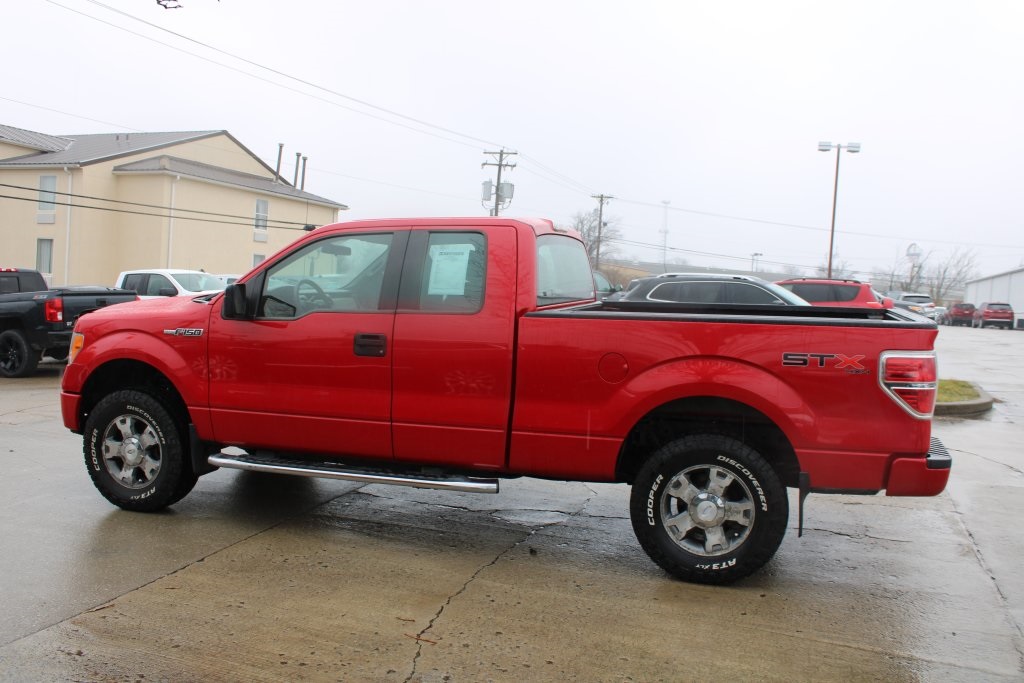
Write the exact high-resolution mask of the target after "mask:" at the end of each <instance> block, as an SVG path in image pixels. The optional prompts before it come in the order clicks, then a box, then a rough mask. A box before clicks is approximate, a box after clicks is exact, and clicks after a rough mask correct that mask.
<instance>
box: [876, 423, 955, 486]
mask: <svg viewBox="0 0 1024 683" xmlns="http://www.w3.org/2000/svg"><path fill="white" fill-rule="evenodd" d="M952 465H953V458H952V457H951V456H950V455H949V451H947V450H946V447H945V446H944V445H942V442H941V441H939V440H938V439H937V438H936V437H934V436H933V437H932V442H931V446H930V447H929V448H928V455H927V456H926V457H924V458H897V459H896V460H894V461H893V463H892V467H891V468H890V469H889V480H888V484H887V486H886V487H885V495H887V496H937V495H939V494H940V493H942V491H943V489H945V488H946V482H948V481H949V471H950V468H951V467H952Z"/></svg>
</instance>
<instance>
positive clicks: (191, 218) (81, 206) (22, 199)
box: [0, 194, 307, 230]
mask: <svg viewBox="0 0 1024 683" xmlns="http://www.w3.org/2000/svg"><path fill="white" fill-rule="evenodd" d="M0 199H14V200H17V201H20V202H33V203H38V202H39V199H38V198H34V197H15V196H13V195H8V194H0ZM105 201H112V200H105ZM46 203H47V204H54V205H56V206H68V207H71V208H74V209H93V210H96V211H108V212H110V213H123V214H129V215H133V216H151V217H153V218H174V219H175V220H184V221H203V222H204V223H219V224H222V225H244V226H247V227H252V226H253V220H252V219H248V220H246V222H244V223H239V222H237V221H222V220H217V219H214V218H202V217H200V216H179V215H177V212H178V211H185V210H186V209H179V208H177V207H175V208H174V209H173V211H175V214H174V216H171V215H170V214H162V213H148V212H146V211H129V210H128V209H117V208H114V207H109V206H90V205H88V204H75V203H72V202H58V201H48V202H46ZM168 210H171V209H168ZM294 225H296V226H299V225H303V226H304V225H307V224H305V223H295V224H294ZM268 227H271V228H278V229H280V230H302V229H303V228H302V227H289V226H288V225H270V226H268Z"/></svg>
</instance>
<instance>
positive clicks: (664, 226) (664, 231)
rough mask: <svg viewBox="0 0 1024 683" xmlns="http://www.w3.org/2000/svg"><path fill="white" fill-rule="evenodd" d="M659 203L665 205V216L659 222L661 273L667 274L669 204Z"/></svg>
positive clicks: (662, 201) (664, 201)
mask: <svg viewBox="0 0 1024 683" xmlns="http://www.w3.org/2000/svg"><path fill="white" fill-rule="evenodd" d="M661 203H662V204H664V205H665V216H664V218H663V219H662V221H661V272H663V273H667V272H668V205H669V204H671V203H672V202H670V201H669V200H667V199H662V200H661Z"/></svg>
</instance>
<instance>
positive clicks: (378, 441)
mask: <svg viewBox="0 0 1024 683" xmlns="http://www.w3.org/2000/svg"><path fill="white" fill-rule="evenodd" d="M406 240H407V232H405V231H398V232H367V233H358V234H344V235H337V234H336V235H334V236H330V237H326V238H324V239H322V240H318V241H316V242H312V243H309V244H307V245H305V246H304V247H302V248H300V249H298V250H297V251H295V252H294V253H292V254H289V255H287V256H285V257H284V258H282V259H280V260H278V261H276V262H275V263H274V264H272V265H271V266H269V267H268V268H267V269H266V270H265V271H263V272H262V273H260V274H259V275H258V276H256V277H254V278H251V279H250V280H249V281H248V282H246V283H245V286H246V288H247V292H246V293H247V295H250V296H252V299H251V300H253V301H258V305H257V312H256V319H255V320H224V319H223V318H222V317H221V316H220V315H219V313H218V312H214V315H213V316H212V317H211V324H210V328H211V334H210V351H209V364H210V366H209V372H210V380H211V381H210V406H211V418H212V420H213V429H214V434H215V436H216V439H217V440H218V441H220V442H223V443H227V444H234V445H239V446H242V447H257V446H259V447H264V448H271V449H280V450H293V451H306V452H317V453H324V454H335V455H348V456H360V457H371V458H389V457H391V454H392V450H391V431H390V429H391V427H390V420H391V354H392V335H393V327H394V317H395V301H396V297H397V292H398V271H399V268H400V265H401V259H402V256H403V252H404V246H405V243H406ZM253 289H255V290H256V291H257V292H258V300H257V299H256V296H255V295H253V293H252V292H253ZM222 301H223V299H222Z"/></svg>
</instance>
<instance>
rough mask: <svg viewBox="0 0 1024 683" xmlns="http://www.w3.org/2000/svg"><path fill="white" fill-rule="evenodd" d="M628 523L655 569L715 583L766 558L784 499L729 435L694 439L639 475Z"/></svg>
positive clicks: (770, 473)
mask: <svg viewBox="0 0 1024 683" xmlns="http://www.w3.org/2000/svg"><path fill="white" fill-rule="evenodd" d="M630 517H631V519H632V521H633V531H634V532H635V533H636V537H637V540H639V541H640V545H641V546H642V547H643V549H644V551H645V552H646V553H647V554H648V555H649V556H650V557H651V559H652V560H654V561H655V562H656V563H657V564H658V565H659V566H660V567H661V568H662V569H664V570H665V571H667V572H669V573H670V574H672V575H673V576H676V577H678V578H680V579H683V580H684V581H692V582H695V583H711V584H721V583H729V582H732V581H736V580H737V579H741V578H743V577H745V576H748V575H749V574H751V573H753V572H754V571H756V570H758V569H760V568H761V567H762V566H763V565H764V564H765V563H766V562H768V560H770V559H771V558H772V556H773V555H774V554H775V551H776V550H778V547H779V544H780V543H781V542H782V537H783V536H784V535H785V533H786V523H787V521H788V519H789V499H788V498H787V496H786V487H785V486H783V485H782V482H781V481H780V480H779V477H778V475H777V474H776V473H775V471H774V470H773V469H772V467H771V465H769V464H768V462H767V461H766V460H765V459H764V458H763V457H761V455H760V454H759V453H757V451H755V450H754V449H752V448H750V447H749V446H747V445H745V444H744V443H742V442H741V441H739V440H737V439H734V438H732V437H729V436H724V435H720V434H698V435H692V436H686V437H683V438H681V439H677V440H675V441H672V442H670V443H668V444H666V445H665V446H663V447H662V448H660V449H659V450H658V451H656V452H655V453H654V455H653V456H651V458H650V460H648V461H647V463H646V464H645V465H644V466H643V467H642V468H641V469H640V472H639V473H638V474H637V477H636V480H635V481H634V482H633V489H632V494H631V498H630Z"/></svg>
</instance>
